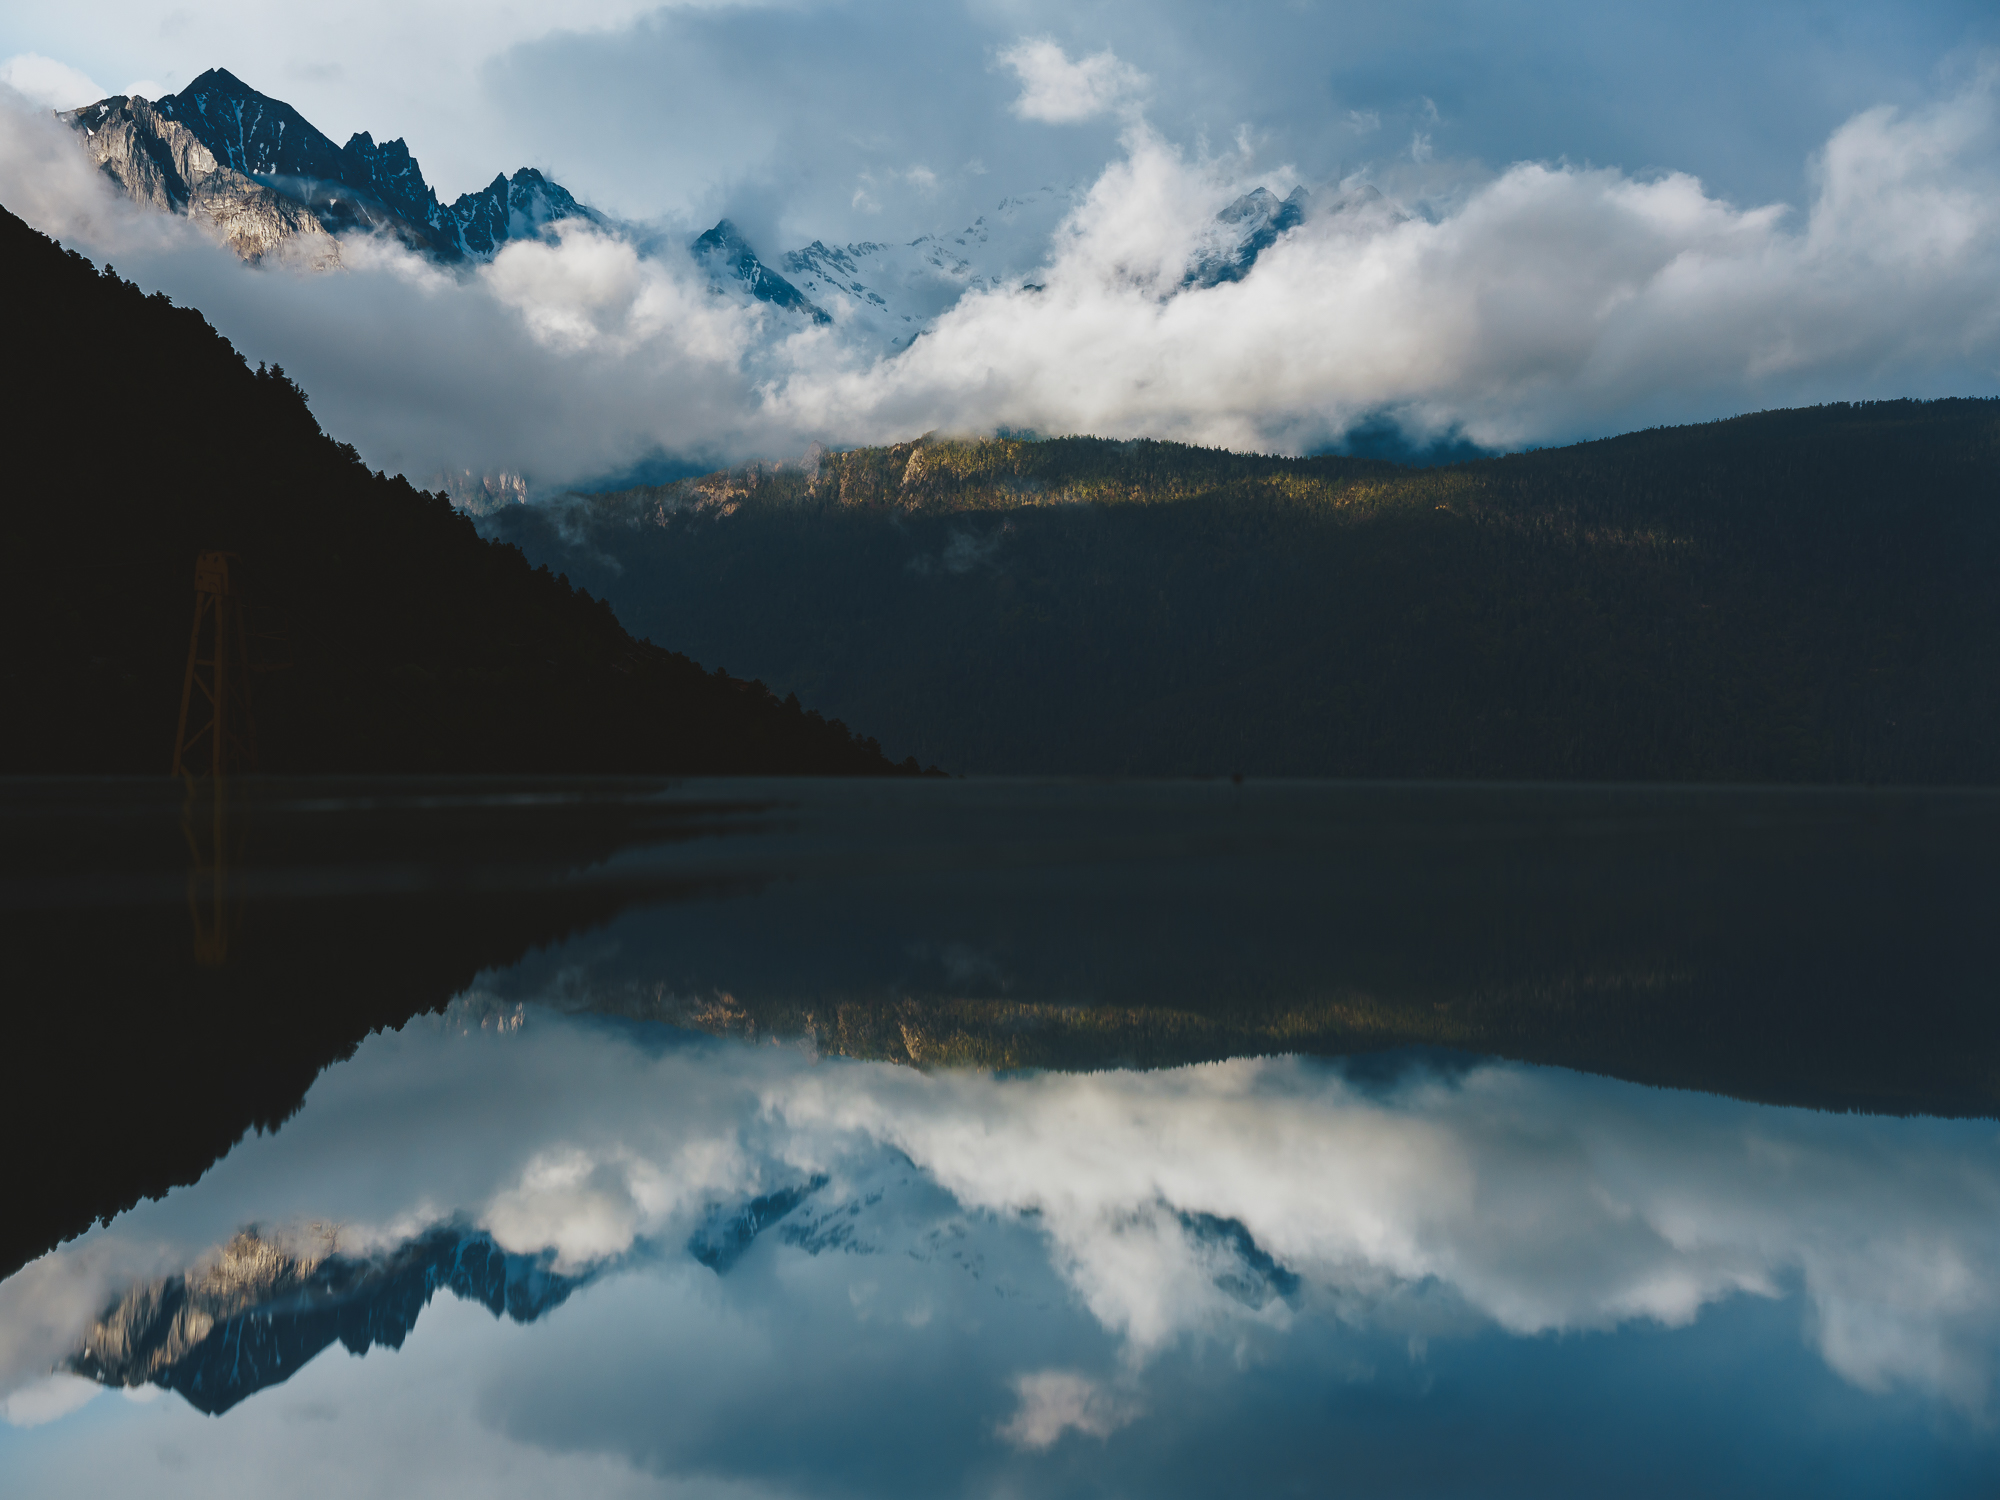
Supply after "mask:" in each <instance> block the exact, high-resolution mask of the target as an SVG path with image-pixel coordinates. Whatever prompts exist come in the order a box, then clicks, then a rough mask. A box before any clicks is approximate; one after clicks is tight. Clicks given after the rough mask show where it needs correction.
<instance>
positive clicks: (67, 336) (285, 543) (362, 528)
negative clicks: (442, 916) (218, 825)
mask: <svg viewBox="0 0 2000 1500" xmlns="http://www.w3.org/2000/svg"><path fill="white" fill-rule="evenodd" d="M0 268H4V273H5V276H6V280H7V285H8V288H9V291H10V293H11V295H12V298H13V301H12V306H11V310H10V319H9V329H8V352H9V360H8V364H9V373H10V375H11V377H12V378H11V379H10V381H9V383H8V384H9V394H8V399H7V401H6V403H5V404H4V406H0V433H4V438H5V446H6V455H7V464H8V472H9V480H10V483H9V486H8V492H7V497H6V501H5V504H4V509H0V514H4V517H5V521H4V525H5V532H4V535H5V541H6V550H7V555H8V558H9V560H10V575H11V576H10V578H9V581H8V585H7V589H6V591H5V594H6V599H7V605H6V614H5V619H6V621H7V624H8V627H9V628H8V640H9V643H10V645H9V649H8V651H7V652H6V653H5V663H4V666H0V673H4V674H5V675H4V678H0V689H4V693H5V699H6V703H7V715H6V720H7V726H8V732H7V734H6V736H5V738H4V740H0V746H4V748H0V770H4V771H79V772H80V771H122V772H164V771H165V770H166V769H167V768H168V765H169V763H170V760H171V757H172V751H173V734H174V725H175V719H176V715H177V711H178V708H179V703H180V696H181V679H182V671H183V665H184V662H185V659H186V656H187V650H188V632H189V624H190V620H191V616H192V613H193V604H194V592H193V587H194V561H195V556H196V554H197V553H198V552H202V551H228V552H233V553H235V554H237V555H238V557H239V558H240V560H241V561H240V563H239V564H238V565H237V567H236V576H237V578H238V579H239V580H241V581H242V582H241V583H240V584H239V586H243V585H247V597H248V619H249V624H250V628H251V629H252V630H253V631H255V632H258V633H259V634H260V635H261V636H263V637H265V639H263V640H261V641H260V642H259V646H258V650H259V655H260V656H261V657H262V658H263V659H264V661H265V662H266V663H271V664H274V663H276V662H278V661H281V660H282V661H286V662H289V663H290V665H289V666H288V667H287V668H285V669H284V670H281V671H274V672H270V673H267V674H260V676H259V677H258V679H257V702H256V708H257V714H256V717H257V730H258V737H259V739H260V741H261V748H262V750H263V760H264V768H265V769H267V770H340V771H426V770H450V771H627V772H665V773H681V772H794V773H844V772H876V771H888V770H891V769H892V767H890V765H889V764H888V762H887V761H886V760H884V759H883V758H882V756H881V755H880V754H879V752H878V751H877V749H876V747H875V745H874V743H873V742H872V741H858V740H856V739H855V738H853V736H851V735H850V734H849V733H848V731H847V730H846V728H845V727H844V726H843V725H841V724H840V723H838V722H834V723H828V722H826V721H825V720H824V719H823V718H822V717H821V716H820V715H819V714H817V713H809V712H804V711H802V710H801V709H800V707H799V705H798V704H797V702H796V701H792V702H787V703H781V702H779V701H778V700H777V699H776V698H775V697H773V696H772V695H771V694H770V693H769V692H767V691H766V690H765V689H764V687H763V686H762V685H761V684H758V683H753V682H744V681H741V680H737V679H731V678H727V677H723V676H721V675H719V674H710V673H706V672H704V671H703V670H702V668H701V667H699V666H697V665H696V664H695V663H694V662H693V661H691V660H689V659H688V658H687V657H685V656H680V655H676V654H674V653H672V652H669V651H666V650H663V649H659V648H657V647H654V646H652V645H650V644H647V643H644V642H641V641H637V640H634V639H633V638H632V637H631V636H629V635H628V634H627V633H626V632H625V630H624V629H623V628H621V626H620V625H619V622H618V620H617V619H616V618H615V617H614V616H613V614H612V611H611V608H610V606H609V605H607V604H605V603H604V602H603V601H602V600H598V599H593V598H592V597H591V596H590V595H589V594H587V593H581V592H578V591H576V590H575V589H573V588H572V587H571V585H570V584H569V582H568V581H567V580H566V579H564V578H562V577H559V576H556V575H554V574H551V573H550V572H549V571H548V570H547V569H540V570H537V569H534V568H531V567H530V566H529V565H528V563H527V562H526V561H525V560H524V559H523V558H522V556H521V555H520V553H519V552H517V551H516V550H515V549H513V548H512V547H508V546H504V545H495V544H493V543H490V542H487V541H483V540H482V539H480V538H479V537H478V536H477V534H476V533H475V532H474V531H473V529H472V525H471V523H470V522H469V521H467V520H466V519H465V518H464V517H462V516H461V515H459V514H458V513H456V512H455V511H453V510H452V508H451V506H450V505H449V503H447V501H446V500H445V499H444V497H443V496H432V495H424V494H420V493H418V492H417V491H415V490H413V489H411V488H410V486H409V485H407V484H406V483H404V482H403V481H401V480H388V479H384V478H382V477H381V476H380V475H377V474H371V473H369V472H368V470H367V469H366V468H364V467H363V466H362V464H361V462H360V461H359V459H358V458H357V457H356V456H355V454H354V452H353V450H352V449H351V448H345V447H342V446H340V445H339V444H337V443H335V442H334V440H333V439H331V438H329V437H327V436H326V435H324V434H323V433H321V432H320V430H319V427H318V425H317V424H316V423H315V422H314V420H313V418H312V415H311V413H310V412H309V411H308V410H307V407H306V402H305V398H304V395H303V394H302V393H301V392H300V391H299V389H298V388H297V387H296V386H294V385H293V384H292V383H291V382H290V381H289V380H287V379H286V378H285V377H284V375H283V374H282V372H280V371H278V370H268V371H266V370H262V369H260V370H257V371H254V372H253V371H252V370H250V369H249V368H248V367H247V366H246V365H245V364H244V362H243V360H242V358H241V357H240V356H239V355H238V354H237V353H236V351H235V350H234V349H232V348H231V347H230V345H229V344H228V342H227V341H226V340H224V339H223V338H222V337H221V336H220V335H219V334H217V333H216V332H215V331H214V330H213V329H212V328H210V327H209V326H208V324H207V323H206V322H205V321H203V319H202V317H201V315H200V314H199V313H197V312H194V311H192V310H189V309H184V308H176V307H174V306H172V305H171V304H170V303H169V302H168V301H167V300H166V299H165V298H164V297H162V296H159V295H157V294H155V295H153V296H150V297H149V296H146V295H145V294H143V293H142V292H141V291H140V289H139V288H137V287H135V286H133V285H131V284H130V283H128V282H125V281H123V280H120V279H119V278H118V277H117V276H116V275H115V274H114V273H113V272H112V270H111V268H110V267H106V268H105V269H104V271H103V272H102V273H100V272H99V271H98V270H97V269H96V268H94V267H93V266H92V265H91V264H90V263H89V262H88V261H86V260H84V259H83V258H82V257H80V256H77V255H75V254H74V253H69V252H65V251H63V250H62V249H61V248H60V247H58V246H57V245H56V244H54V243H53V242H52V241H50V240H48V239H47V238H45V237H44V236H42V235H40V234H37V233H36V232H35V231H33V230H32V229H30V228H28V227H27V226H26V225H25V224H23V223H22V222H21V221H20V220H19V219H16V218H14V217H13V216H12V215H11V214H7V213H5V212H4V210H0ZM910 769H914V767H911V768H910Z"/></svg>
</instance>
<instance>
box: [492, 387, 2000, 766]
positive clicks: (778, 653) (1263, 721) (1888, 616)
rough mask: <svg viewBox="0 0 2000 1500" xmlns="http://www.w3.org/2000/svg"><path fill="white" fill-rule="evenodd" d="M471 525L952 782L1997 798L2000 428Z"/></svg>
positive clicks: (1810, 425) (1913, 414)
mask: <svg viewBox="0 0 2000 1500" xmlns="http://www.w3.org/2000/svg"><path fill="white" fill-rule="evenodd" d="M486 524H487V525H488V526H489V527H491V528H492V529H493V530H494V531H495V532H497V533H498V534H499V535H502V536H505V537H507V538H510V539H512V540H515V541H517V542H519V543H520V544H521V545H522V547H523V548H524V549H525V550H526V551H527V553H528V555H529V556H531V557H534V558H537V559H542V560H551V561H555V562H557V563H558V565H560V566H562V567H563V568H565V569H566V570H567V571H568V573H569V575H570V576H571V577H573V578H577V579H579V580H584V581H587V583H588V586H589V587H590V588H592V589H594V590H597V591H599V592H601V593H603V594H605V595H606V596H607V597H609V598H610V599H611V600H612V602H613V603H614V604H615V605H616V607H617V609H618V611H619V615H620V617H621V618H622V619H625V620H627V621H629V622H630V623H631V624H632V625H633V626H634V628H635V629H638V630H642V631H645V632H648V633H650V634H652V635H653V636H655V637H656V638H660V639H670V640H673V641H675V642H677V643H683V644H684V645H685V646H686V648H687V649H688V650H690V651H692V652H693V653H694V654H695V655H697V656H699V657H701V658H702V659H703V660H706V661H715V662H721V663H726V664H727V665H728V666H729V667H730V668H731V669H732V670H734V671H738V672H744V673H747V674H750V675H753V676H756V677H758V678H761V679H762V680H763V681H765V682H768V683H770V684H771V685H772V687H773V688H774V690H776V691H778V692H787V691H795V692H797V693H798V694H799V695H800V696H801V697H804V698H809V699H810V700H811V701H813V702H816V703H820V704H823V705H825V706H826V707H827V709H828V711H829V712H836V713H840V714H842V715H845V716H846V717H848V718H849V719H851V720H853V721H856V722H865V723H867V724H869V725H870V726H871V728H873V729H874V730H875V731H876V732H877V733H879V734H881V735H882V736H883V739H884V741H885V743H886V744H888V745H889V747H890V753H891V754H895V755H900V754H903V753H906V752H909V753H914V754H916V755H918V756H919V757H921V758H922V759H924V760H927V761H928V760H937V761H939V762H941V763H944V764H947V765H950V766H951V767H953V768H954V769H959V770H966V771H988V772H1031V771H1063V772H1139V773H1168V774H1226V773H1230V772H1245V773H1262V774H1310V775H1329V776H1371V777H1381V776H1387V777H1500V778H1512V777H1522V778H1579V779H1668V780H1696V781H1739V780H1740V781H1803V782H1825V781H1895V782H1932V783H1951V782H1991V781H1994V780H1996V779H2000V589H1996V587H1995V582H1994V580H1995V579H1996V577H2000V402H1996V401H1976V400H1957V401H1934V402H1924V403H1918V402H1906V401H1895V402H1878V403H1871V404H1865V405H1838V406H1826V407H1816V408H1811V409H1806V410H1795V411H1773V412H1764V413H1759V414H1757V415H1754V416H1746V417H1739V418H1736V419H1735V420H1732V421H1725V422H1716V423H1711V424H1708V425H1704V426H1696V427H1680V428H1666V429H1660V430H1655V431H1649V432H1639V433H1633V434H1630V435H1628V436H1625V437H1619V438H1613V439H1609V440H1607V441H1602V442H1593V443H1584V444H1580V445H1578V446H1575V447H1570V448H1561V449H1552V450H1544V451H1540V452H1531V453H1524V454H1517V455H1512V456H1509V457H1504V458H1493V459H1485V460H1479V461H1476V462H1469V463H1462V464H1457V465H1453V466H1450V467H1445V468H1432V469H1404V468H1398V467H1396V466H1393V465H1389V464H1384V463H1375V462H1368V461H1364V460H1358V459H1348V458H1308V459H1280V458H1265V457H1254V456H1245V455H1238V454H1232V453H1225V452H1217V451H1210V450H1205V449H1199V448H1191V447H1185V446H1181V445H1177V444H1171V443H1158V442H1110V441H1103V440H1098V439H1091V438H1063V439H1054V440H1046V441H1010V440H991V441H951V440H941V439H938V438H935V437H929V438H925V439H923V440H921V441H918V442H914V443H904V444H899V445H897V446H894V447H890V448H870V449H861V450H857V451H854V452H849V453H842V454H829V455H825V456H821V457H818V458H816V459H812V460H808V461H807V462H805V463H803V464H797V463H794V464H782V465H774V466H761V467H760V466H753V467H750V468H747V469H742V470H736V471H731V472H728V473H720V474H715V475H711V476H708V477H707V478H702V479H693V480H684V481H681V482H679V483H676V484H672V485H666V486H661V487H653V488H642V489H633V490H625V491H620V492H616V493H610V494H601V495H591V496H571V497H566V498H565V499H564V500H562V501H560V502H558V503H557V504H555V505H553V506H551V507H548V508H546V509H543V508H537V507H513V508H511V509H509V510H507V511H505V512H503V513H500V514H498V515H496V516H493V517H490V518H489V519H488V521H487V522H486Z"/></svg>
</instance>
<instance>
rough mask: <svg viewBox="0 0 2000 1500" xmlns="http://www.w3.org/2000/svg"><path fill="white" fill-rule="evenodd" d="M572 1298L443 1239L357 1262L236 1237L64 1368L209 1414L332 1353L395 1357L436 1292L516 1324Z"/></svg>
mask: <svg viewBox="0 0 2000 1500" xmlns="http://www.w3.org/2000/svg"><path fill="white" fill-rule="evenodd" d="M581 1284H582V1280H581V1279H580V1278H577V1277H569V1276H560V1275H557V1274H556V1273H554V1272H552V1271H551V1270H549V1269H548V1266H547V1264H546V1258H545V1257H534V1256H521V1255H509V1254H508V1253H506V1252H505V1251H503V1250H501V1249H500V1247H499V1246H497V1245H495V1244H494V1243H493V1240H492V1237H491V1236H490V1235H487V1234H484V1233H481V1232H477V1231H470V1230H466V1229H463V1228H461V1227H458V1226H453V1225H443V1226H440V1227H439V1228H437V1229H434V1230H432V1231H430V1232H429V1233H428V1234H424V1235H421V1236H419V1237H417V1238H416V1239H413V1240H410V1241H408V1242H406V1243H404V1244H402V1245H400V1246H398V1247H396V1248H395V1249H393V1250H390V1251H387V1252H385V1253H382V1254H379V1255H366V1256H351V1255H346V1254H343V1253H341V1252H340V1250H339V1248H338V1246H337V1244H336V1243H335V1240H334V1238H333V1236H332V1235H331V1233H330V1232H329V1233H324V1234H319V1235H307V1236H305V1237H303V1238H302V1239H299V1240H296V1241H293V1242H280V1241H277V1240H274V1239H271V1238H267V1237H265V1236H263V1235H260V1234H259V1233H258V1232H257V1231H256V1230H255V1229H249V1230H245V1231H244V1232H243V1233H241V1234H239V1235H237V1236H236V1238H235V1239H233V1240H231V1241H230V1242H229V1244H228V1245H226V1246H224V1247H223V1248H222V1249H221V1250H219V1251H217V1252H216V1253H215V1254H214V1255H212V1256H210V1257H209V1258H208V1259H207V1260H206V1261H204V1262H203V1263H202V1264H200V1265H198V1266H196V1267H194V1268H193V1269H191V1270H189V1271H187V1272H184V1273H183V1274H181V1275H178V1276H166V1277H162V1278H160V1279H158V1280H155V1281H149V1282H144V1283H141V1284H140V1285H138V1286H135V1287H133V1288H131V1289H130V1290H128V1291H127V1292H126V1293H125V1294H124V1295H123V1296H121V1297H120V1298H119V1299H118V1301H117V1302H116V1303H114V1304H113V1305H112V1306H111V1307H110V1308H109V1309H108V1310H106V1312H105V1314H104V1316H103V1317H101V1318H100V1319H98V1321H97V1323H96V1324H95V1325H94V1326H93V1327H92V1328H91V1330H90V1332H89V1333H88V1334H87V1335H85V1337H84V1340H83V1343H82V1345H81V1347H80V1348H78V1349H77V1351H76V1352H75V1353H74V1354H73V1355H71V1356H70V1358H69V1361H68V1368H69V1369H70V1371H71V1372H73V1373H74V1374H78V1375H82V1376H84V1377H85V1378H87V1379H90V1380H95V1381H98V1382H99V1383H101V1384H104V1385H125V1386H134V1385H147V1384H151V1385H158V1386H164V1387H166V1388H167V1389H168V1390H172V1391H179V1392H180V1393H181V1395H183V1396H184V1397H186V1398H187V1400H188V1402H189V1404H190V1405H192V1406H194V1407H196V1408H198V1409H199V1410H201V1411H205V1412H209V1413H216V1412H223V1411H227V1410H228V1409H229V1408H230V1407H232V1406H234V1405H235V1404H236V1403H237V1402H239V1401H241V1400H243V1399H244V1398H245V1397H246V1396H249V1395H252V1394H254V1393H255V1392H257V1391H259V1390H262V1389H263V1388H264V1387H265V1386H268V1385H276V1384H277V1383H278V1382H280V1381H282V1380H287V1379H289V1378H290V1377H291V1376H292V1375H293V1374H295V1373H296V1372H297V1371H298V1370H299V1369H300V1368H302V1367H303V1366H304V1365H305V1363H306V1362H307V1361H308V1360H310V1359H311V1358H312V1357H313V1356H314V1355H316V1354H318V1353H319V1352H320V1351H321V1350H323V1349H325V1348H326V1347H327V1346H328V1345H329V1344H332V1343H333V1342H335V1341H336V1340H338V1341H339V1342H340V1343H341V1344H342V1345H344V1346H345V1347H346V1348H347V1349H348V1350H349V1352H351V1353H354V1354H364V1353H366V1352H367V1351H368V1350H369V1349H370V1348H372V1347H374V1346H375V1345H377V1344H381V1345H386V1346H387V1347H389V1348H392V1349H399V1348H401V1347H402V1344H403V1340H404V1339H405V1338H407V1337H408V1336H409V1333H410V1330H411V1329H412V1328H413V1327H415V1326H416V1322H417V1315H418V1314H419V1313H421V1312H422V1311H423V1310H424V1308H425V1306H427V1305H428V1304H429V1302H430V1300H431V1298H432V1297H434V1296H435V1295H436V1294H437V1293H438V1292H439V1291H440V1290H446V1291H450V1292H452V1293H453V1294H454V1295H456V1296H458V1297H461V1298H464V1299H466V1300H469V1301H474V1302H478V1303H481V1304H482V1305H484V1306H485V1307H486V1308H487V1309H488V1310H489V1311H491V1312H492V1313H493V1315H494V1316H495V1317H498V1316H500V1315H501V1314H502V1313H505V1314H506V1315H507V1316H508V1317H510V1318H512V1319H513V1320H514V1321H515V1322H517V1323H527V1322H532V1321H533V1320H534V1319H536V1318H539V1317H540V1316H542V1314H544V1313H546V1312H547V1311H548V1310H549V1309H550V1308H553V1307H555V1306H557V1305H558V1304H560V1303H561V1302H563V1301H564V1300H565V1299H566V1298H567V1297H568V1296H569V1294H570V1293H571V1292H572V1291H574V1290H575V1289H576V1288H577V1287H578V1286H580V1285H581Z"/></svg>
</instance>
